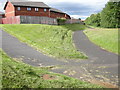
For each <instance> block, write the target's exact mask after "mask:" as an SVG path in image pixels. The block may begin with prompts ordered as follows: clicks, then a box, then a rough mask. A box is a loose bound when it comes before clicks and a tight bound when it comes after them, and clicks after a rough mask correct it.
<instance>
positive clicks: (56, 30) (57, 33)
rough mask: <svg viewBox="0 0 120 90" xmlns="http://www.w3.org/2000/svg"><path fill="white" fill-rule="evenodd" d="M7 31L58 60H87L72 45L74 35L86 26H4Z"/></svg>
mask: <svg viewBox="0 0 120 90" xmlns="http://www.w3.org/2000/svg"><path fill="white" fill-rule="evenodd" d="M2 27H3V28H4V30H5V31H7V32H8V33H10V34H12V35H14V36H15V37H17V38H18V39H19V40H21V41H23V42H25V43H27V44H28V45H30V46H32V47H34V48H36V49H37V50H39V51H42V52H44V53H45V54H48V55H52V56H55V57H57V58H68V59H86V58H87V56H86V55H84V54H83V53H80V52H78V51H77V50H76V48H75V47H74V45H73V43H72V33H73V31H75V30H83V29H85V26H84V25H80V24H70V25H69V24H68V25H61V26H52V25H30V24H29V25H27V24H26V25H2Z"/></svg>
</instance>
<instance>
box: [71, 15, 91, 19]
mask: <svg viewBox="0 0 120 90" xmlns="http://www.w3.org/2000/svg"><path fill="white" fill-rule="evenodd" d="M70 16H71V17H74V18H75V19H78V18H81V19H83V20H84V19H85V18H87V17H89V16H82V15H70Z"/></svg>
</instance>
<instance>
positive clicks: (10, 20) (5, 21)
mask: <svg viewBox="0 0 120 90" xmlns="http://www.w3.org/2000/svg"><path fill="white" fill-rule="evenodd" d="M2 23H3V24H20V16H15V17H9V18H2Z"/></svg>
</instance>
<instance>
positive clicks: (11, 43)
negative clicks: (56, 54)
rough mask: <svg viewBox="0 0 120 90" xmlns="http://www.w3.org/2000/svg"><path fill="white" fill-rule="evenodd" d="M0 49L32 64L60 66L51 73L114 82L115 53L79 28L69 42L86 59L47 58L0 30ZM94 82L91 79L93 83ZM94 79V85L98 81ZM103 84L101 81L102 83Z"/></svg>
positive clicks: (116, 74)
mask: <svg viewBox="0 0 120 90" xmlns="http://www.w3.org/2000/svg"><path fill="white" fill-rule="evenodd" d="M0 33H2V36H0V38H2V42H0V43H2V49H3V50H4V51H5V52H6V53H7V54H8V55H9V56H10V57H12V58H17V59H20V60H22V61H23V62H25V63H27V64H30V65H32V66H60V68H55V69H52V70H51V71H52V72H56V73H61V74H65V75H68V76H71V77H74V78H78V79H81V80H84V81H89V82H91V81H93V83H97V81H101V82H105V83H107V84H105V83H104V85H105V86H107V85H108V83H109V85H108V86H107V87H113V86H111V85H118V56H117V55H116V54H113V53H110V52H107V51H104V50H102V49H101V48H99V47H98V46H96V45H94V44H93V43H91V42H90V41H89V40H88V38H87V37H86V36H85V35H84V33H83V31H76V32H75V33H74V35H73V41H74V43H75V45H76V47H77V49H78V50H80V51H82V52H84V53H86V55H87V56H88V57H89V58H88V59H87V60H58V59H54V58H52V57H48V56H46V55H44V54H42V53H40V52H38V51H36V50H35V49H33V48H32V47H30V46H28V45H27V44H25V43H22V42H20V41H19V40H18V39H17V38H15V37H13V36H11V35H10V34H8V33H6V32H5V31H3V30H2V29H0ZM94 81H95V82H94ZM101 82H98V84H101ZM102 85H103V84H102Z"/></svg>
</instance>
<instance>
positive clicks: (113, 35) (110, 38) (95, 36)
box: [84, 28, 120, 54]
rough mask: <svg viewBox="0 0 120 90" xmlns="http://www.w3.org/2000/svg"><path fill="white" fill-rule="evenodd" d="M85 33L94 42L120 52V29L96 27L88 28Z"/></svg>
mask: <svg viewBox="0 0 120 90" xmlns="http://www.w3.org/2000/svg"><path fill="white" fill-rule="evenodd" d="M84 33H85V34H86V35H87V36H88V38H89V39H90V40H91V41H92V42H93V43H95V44H96V45H98V46H100V47H101V48H103V49H105V50H107V51H110V52H113V53H116V54H120V51H119V50H118V29H107V28H95V29H87V30H85V31H84ZM119 43H120V40H119Z"/></svg>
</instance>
